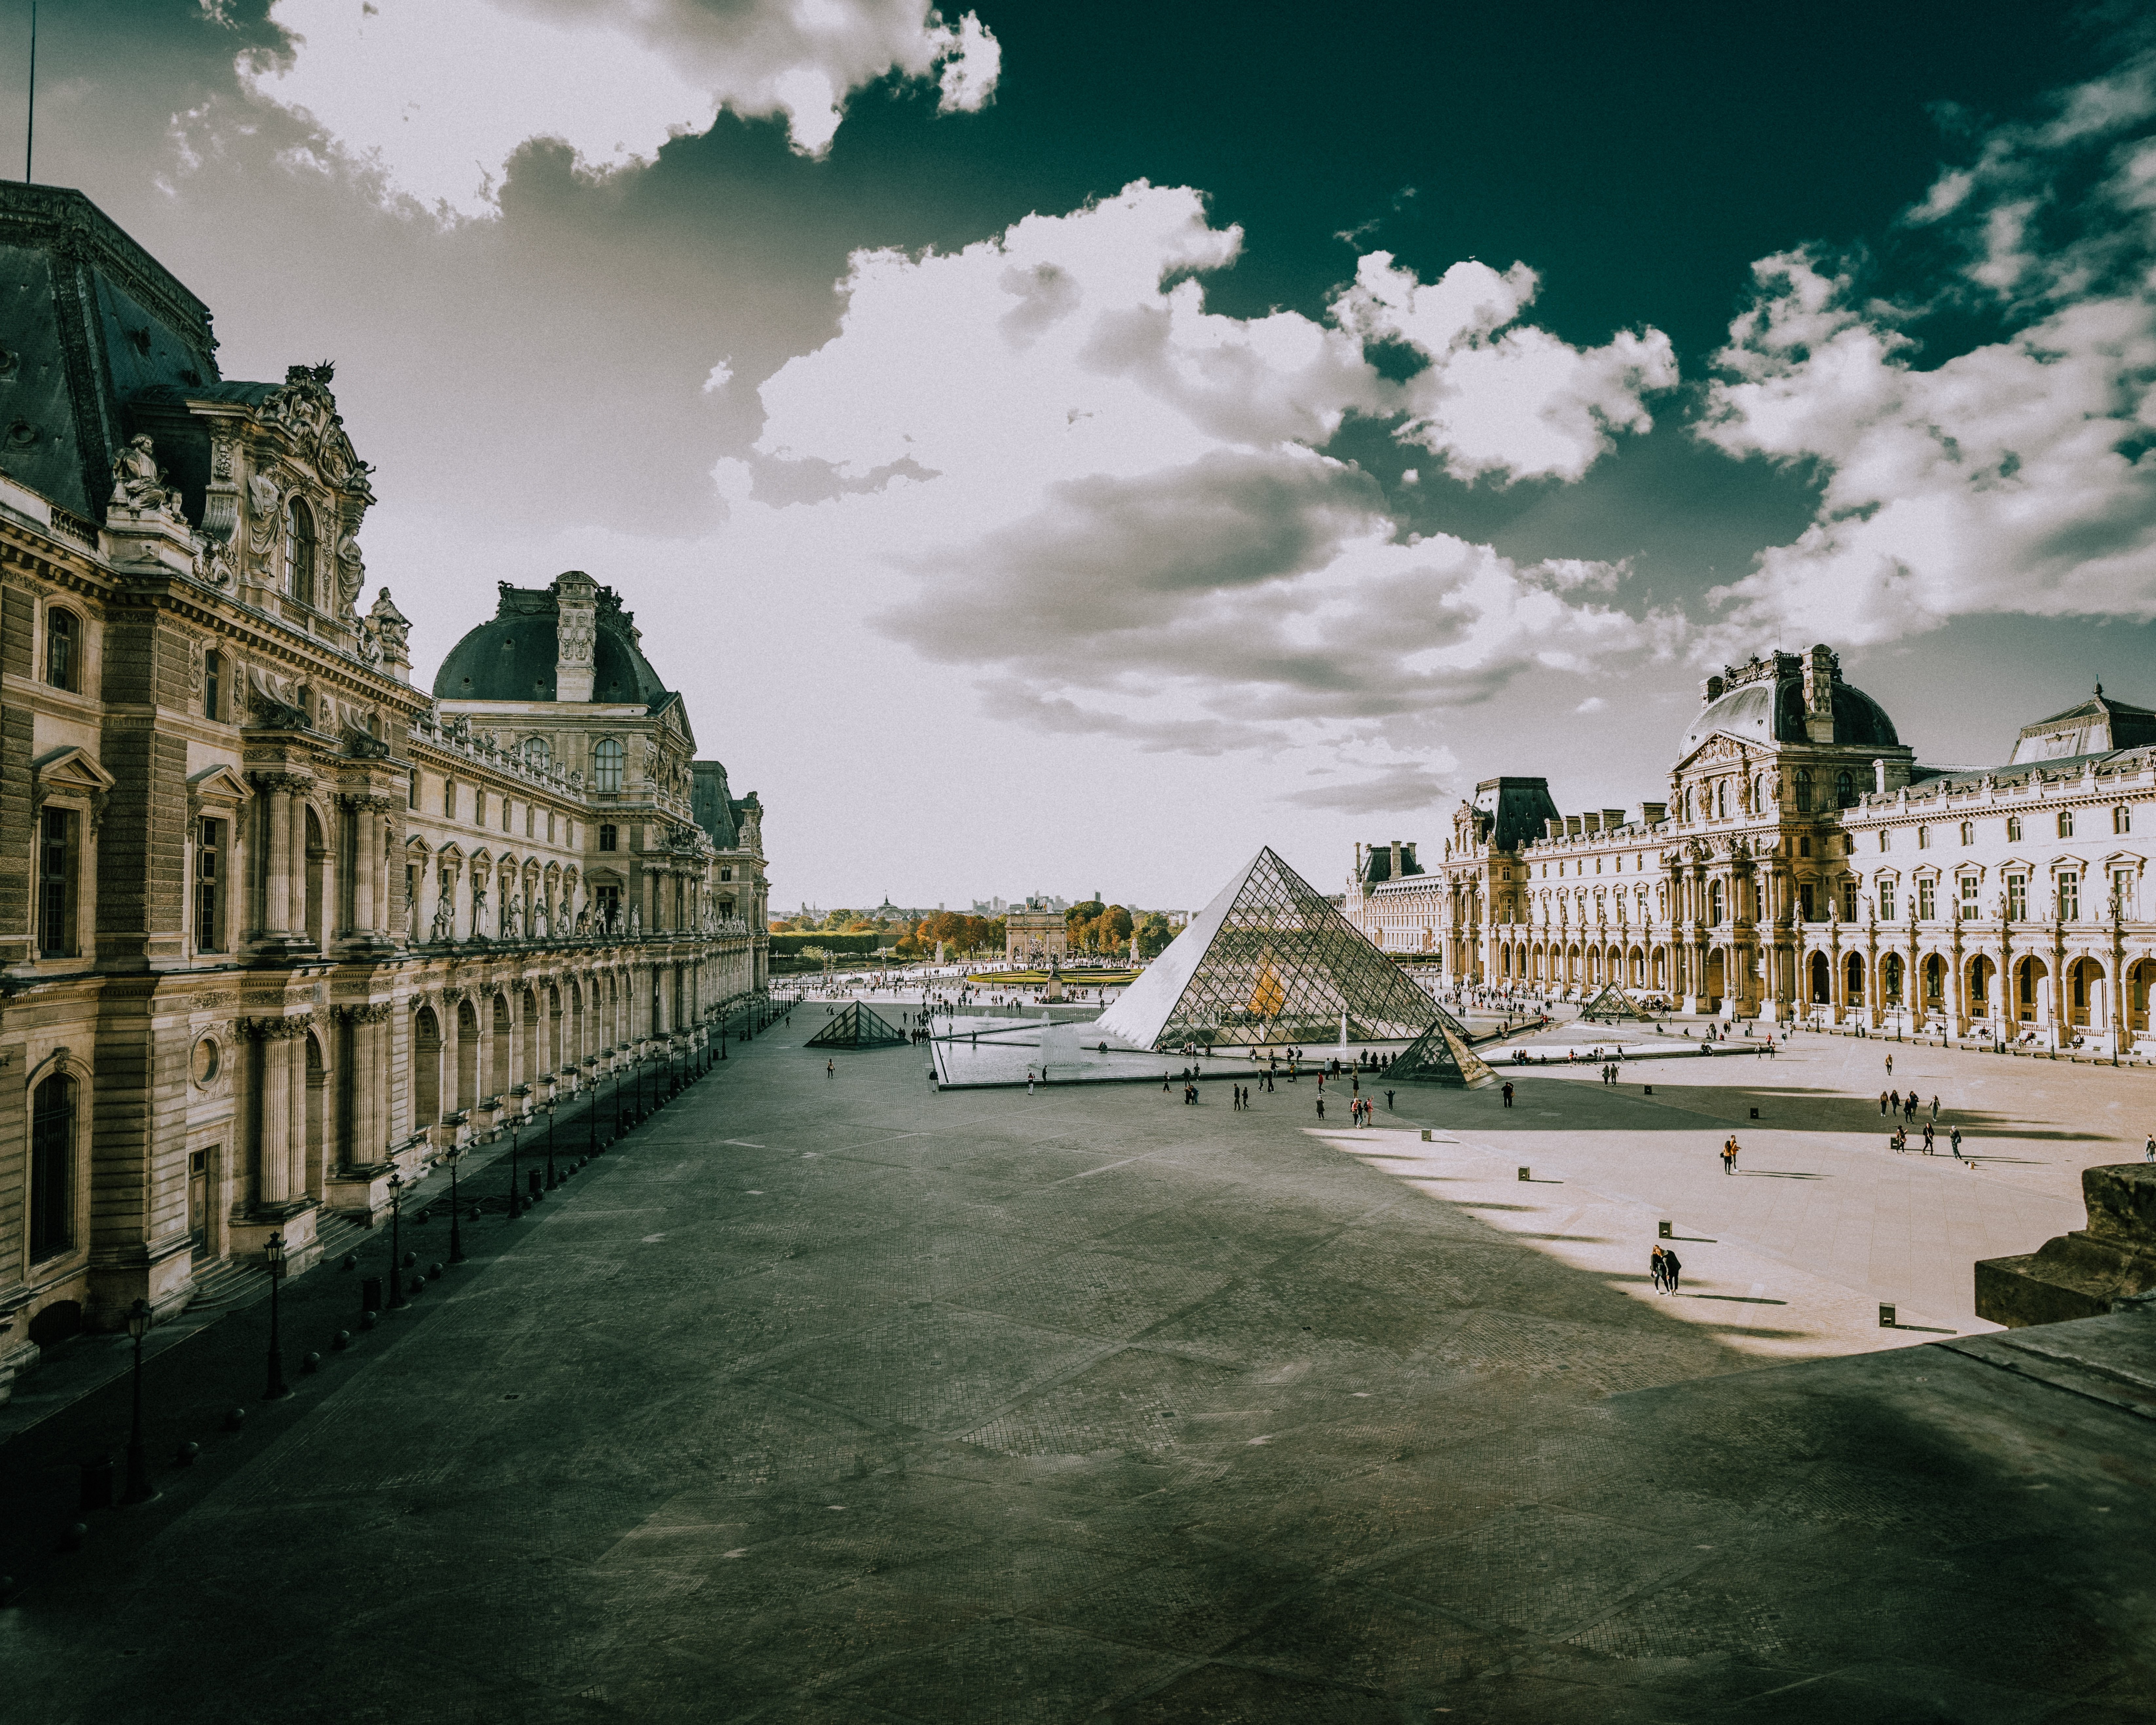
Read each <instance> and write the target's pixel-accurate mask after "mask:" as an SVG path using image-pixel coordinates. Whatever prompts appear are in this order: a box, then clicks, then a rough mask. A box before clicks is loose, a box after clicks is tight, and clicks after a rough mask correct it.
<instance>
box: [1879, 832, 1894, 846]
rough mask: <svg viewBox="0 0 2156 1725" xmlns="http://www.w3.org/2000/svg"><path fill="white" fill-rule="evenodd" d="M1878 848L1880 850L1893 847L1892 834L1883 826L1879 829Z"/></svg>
mask: <svg viewBox="0 0 2156 1725" xmlns="http://www.w3.org/2000/svg"><path fill="white" fill-rule="evenodd" d="M1879 848H1880V849H1881V850H1892V849H1893V848H1894V835H1893V834H1892V833H1890V832H1888V831H1887V830H1886V828H1884V827H1881V828H1880V829H1879Z"/></svg>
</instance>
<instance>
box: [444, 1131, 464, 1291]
mask: <svg viewBox="0 0 2156 1725" xmlns="http://www.w3.org/2000/svg"><path fill="white" fill-rule="evenodd" d="M464 1155H465V1153H464V1149H463V1147H462V1146H461V1145H459V1144H458V1143H456V1142H454V1140H453V1141H452V1142H450V1144H449V1148H448V1149H447V1150H446V1151H444V1153H443V1155H442V1160H443V1161H444V1162H446V1163H449V1262H451V1263H452V1264H461V1263H463V1262H464V1260H465V1237H464V1233H463V1231H462V1230H461V1229H460V1228H459V1225H458V1224H459V1221H460V1220H461V1218H462V1211H463V1207H462V1206H461V1205H460V1204H458V1202H457V1164H458V1163H459V1162H461V1161H463V1160H464Z"/></svg>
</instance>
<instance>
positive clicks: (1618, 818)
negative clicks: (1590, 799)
mask: <svg viewBox="0 0 2156 1725" xmlns="http://www.w3.org/2000/svg"><path fill="white" fill-rule="evenodd" d="M1624 824H1625V811H1624V810H1623V809H1604V810H1603V811H1602V830H1603V831H1604V832H1605V833H1614V832H1615V831H1616V830H1617V829H1618V828H1620V827H1621V826H1623V825H1624Z"/></svg>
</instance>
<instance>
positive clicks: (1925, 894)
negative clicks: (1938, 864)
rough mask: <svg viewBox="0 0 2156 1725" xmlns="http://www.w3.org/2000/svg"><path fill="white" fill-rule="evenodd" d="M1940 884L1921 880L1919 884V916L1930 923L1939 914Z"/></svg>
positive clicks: (1934, 881)
mask: <svg viewBox="0 0 2156 1725" xmlns="http://www.w3.org/2000/svg"><path fill="white" fill-rule="evenodd" d="M1938 885H1939V884H1938V881H1936V880H1919V881H1918V882H1917V916H1918V917H1919V918H1920V919H1921V920H1922V921H1923V922H1930V921H1931V920H1932V919H1933V917H1934V916H1938V914H1939V904H1938Z"/></svg>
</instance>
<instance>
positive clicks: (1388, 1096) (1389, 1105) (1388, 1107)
mask: <svg viewBox="0 0 2156 1725" xmlns="http://www.w3.org/2000/svg"><path fill="white" fill-rule="evenodd" d="M1392 1111H1393V1093H1392V1092H1391V1091H1386V1092H1385V1112H1386V1113H1388V1114H1389V1113H1391V1112H1392ZM2149 1142H2150V1144H2151V1145H2152V1146H2156V1138H2152V1139H2151V1140H2150V1141H2149ZM2149 1160H2150V1161H2152V1162H2156V1154H2152V1155H2151V1156H2150V1158H2149Z"/></svg>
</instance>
